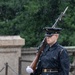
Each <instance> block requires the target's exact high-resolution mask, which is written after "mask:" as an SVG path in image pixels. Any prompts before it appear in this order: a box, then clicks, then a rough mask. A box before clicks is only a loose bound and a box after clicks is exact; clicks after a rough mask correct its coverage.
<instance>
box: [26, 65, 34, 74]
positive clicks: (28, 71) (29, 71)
mask: <svg viewBox="0 0 75 75" xmlns="http://www.w3.org/2000/svg"><path fill="white" fill-rule="evenodd" d="M26 72H27V73H29V74H30V73H33V69H32V68H31V67H30V66H27V68H26Z"/></svg>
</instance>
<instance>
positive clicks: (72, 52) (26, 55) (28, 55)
mask: <svg viewBox="0 0 75 75" xmlns="http://www.w3.org/2000/svg"><path fill="white" fill-rule="evenodd" d="M65 48H66V49H67V51H68V53H69V56H72V57H73V59H72V60H73V62H72V63H71V64H70V67H71V69H70V75H75V46H69V47H65ZM36 51H37V50H36V48H23V49H22V58H21V61H20V62H21V69H20V73H21V75H29V74H27V73H26V71H25V69H26V67H27V66H28V65H30V63H31V62H32V61H33V59H34V58H35V54H36Z"/></svg>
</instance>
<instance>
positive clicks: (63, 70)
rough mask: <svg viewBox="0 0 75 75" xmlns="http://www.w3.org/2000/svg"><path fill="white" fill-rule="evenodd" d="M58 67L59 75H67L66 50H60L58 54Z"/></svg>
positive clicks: (68, 65) (68, 63) (67, 61)
mask: <svg viewBox="0 0 75 75" xmlns="http://www.w3.org/2000/svg"><path fill="white" fill-rule="evenodd" d="M60 67H61V71H60V75H69V70H70V68H69V67H70V61H69V56H68V53H67V50H62V51H61V52H60Z"/></svg>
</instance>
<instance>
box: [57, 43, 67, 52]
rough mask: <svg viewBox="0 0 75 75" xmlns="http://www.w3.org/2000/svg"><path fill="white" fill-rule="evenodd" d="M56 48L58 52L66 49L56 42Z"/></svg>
mask: <svg viewBox="0 0 75 75" xmlns="http://www.w3.org/2000/svg"><path fill="white" fill-rule="evenodd" d="M58 50H59V51H60V52H62V51H67V50H66V48H65V47H64V46H62V45H60V44H58Z"/></svg>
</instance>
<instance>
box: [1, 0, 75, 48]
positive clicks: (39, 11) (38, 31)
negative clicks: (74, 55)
mask: <svg viewBox="0 0 75 75" xmlns="http://www.w3.org/2000/svg"><path fill="white" fill-rule="evenodd" d="M74 5H75V0H0V35H20V36H21V37H23V38H24V39H25V43H26V44H25V46H24V47H37V46H38V45H39V44H40V42H41V41H42V39H43V38H44V31H43V28H44V27H47V26H48V27H51V26H52V25H53V24H54V23H55V20H56V19H57V18H58V16H59V15H60V14H61V12H63V11H64V9H65V8H66V7H67V6H68V7H69V8H68V10H67V12H66V14H65V16H64V17H63V18H62V21H60V22H58V25H57V26H58V27H61V28H62V29H63V30H62V32H61V34H60V38H59V40H58V41H59V43H60V44H62V45H63V46H74V45H75V41H74V40H75V6H74Z"/></svg>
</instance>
